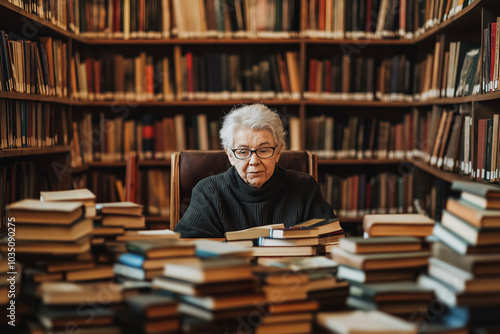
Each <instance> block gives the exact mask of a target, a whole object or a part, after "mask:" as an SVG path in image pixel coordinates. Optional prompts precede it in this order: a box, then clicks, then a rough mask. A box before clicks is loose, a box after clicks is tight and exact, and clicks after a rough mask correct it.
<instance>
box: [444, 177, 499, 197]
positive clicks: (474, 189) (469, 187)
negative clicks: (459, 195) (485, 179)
mask: <svg viewBox="0 0 500 334" xmlns="http://www.w3.org/2000/svg"><path fill="white" fill-rule="evenodd" d="M451 190H454V191H460V192H466V193H470V194H473V195H476V196H480V197H486V198H500V190H499V189H498V187H495V186H492V185H488V184H484V183H478V182H466V181H453V183H452V184H451Z"/></svg>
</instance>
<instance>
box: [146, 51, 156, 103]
mask: <svg viewBox="0 0 500 334" xmlns="http://www.w3.org/2000/svg"><path fill="white" fill-rule="evenodd" d="M154 75H155V74H154V68H153V57H148V61H147V65H146V93H148V94H154V92H155V82H154Z"/></svg>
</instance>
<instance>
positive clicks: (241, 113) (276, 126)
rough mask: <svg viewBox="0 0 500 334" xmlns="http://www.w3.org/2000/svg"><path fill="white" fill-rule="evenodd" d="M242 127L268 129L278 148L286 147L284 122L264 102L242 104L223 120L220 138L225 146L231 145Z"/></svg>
mask: <svg viewBox="0 0 500 334" xmlns="http://www.w3.org/2000/svg"><path fill="white" fill-rule="evenodd" d="M242 128H247V129H250V130H257V131H258V130H267V131H269V132H270V133H271V135H272V136H273V138H274V141H275V142H276V144H277V147H276V148H277V149H278V150H281V149H283V148H285V135H286V132H285V129H284V127H283V122H282V121H281V119H280V117H279V115H278V114H277V112H276V111H273V110H271V109H269V108H268V107H266V106H265V105H263V104H262V103H254V104H250V105H241V106H237V107H235V108H233V109H232V110H231V111H230V112H229V113H228V114H227V115H226V116H224V121H223V122H222V127H221V129H220V131H219V136H220V140H221V143H222V146H223V147H224V148H227V147H231V145H232V144H233V139H234V135H235V133H236V131H239V130H240V129H242Z"/></svg>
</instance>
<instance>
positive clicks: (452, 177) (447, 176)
mask: <svg viewBox="0 0 500 334" xmlns="http://www.w3.org/2000/svg"><path fill="white" fill-rule="evenodd" d="M411 163H412V164H413V165H414V166H416V167H417V168H419V169H421V170H423V171H425V172H427V173H428V174H431V175H433V176H435V177H437V178H439V179H441V180H445V181H447V182H450V183H452V182H453V181H471V179H470V177H467V176H463V175H459V174H457V173H452V172H446V171H443V170H440V169H437V168H434V167H432V166H429V165H428V164H427V163H425V162H423V161H421V160H417V159H412V160H411ZM471 182H472V181H471Z"/></svg>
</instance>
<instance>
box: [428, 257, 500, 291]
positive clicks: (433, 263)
mask: <svg viewBox="0 0 500 334" xmlns="http://www.w3.org/2000/svg"><path fill="white" fill-rule="evenodd" d="M428 272H429V275H430V276H432V277H435V278H437V279H438V280H440V281H443V282H446V283H448V284H449V285H450V286H452V287H453V288H454V289H455V290H456V291H458V292H471V293H476V292H500V278H499V277H498V276H484V277H478V276H476V275H473V274H472V273H470V272H468V271H465V270H462V269H460V268H458V267H455V266H453V265H451V264H449V263H447V262H445V261H443V260H440V259H438V258H435V257H431V258H430V259H429V270H428Z"/></svg>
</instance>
